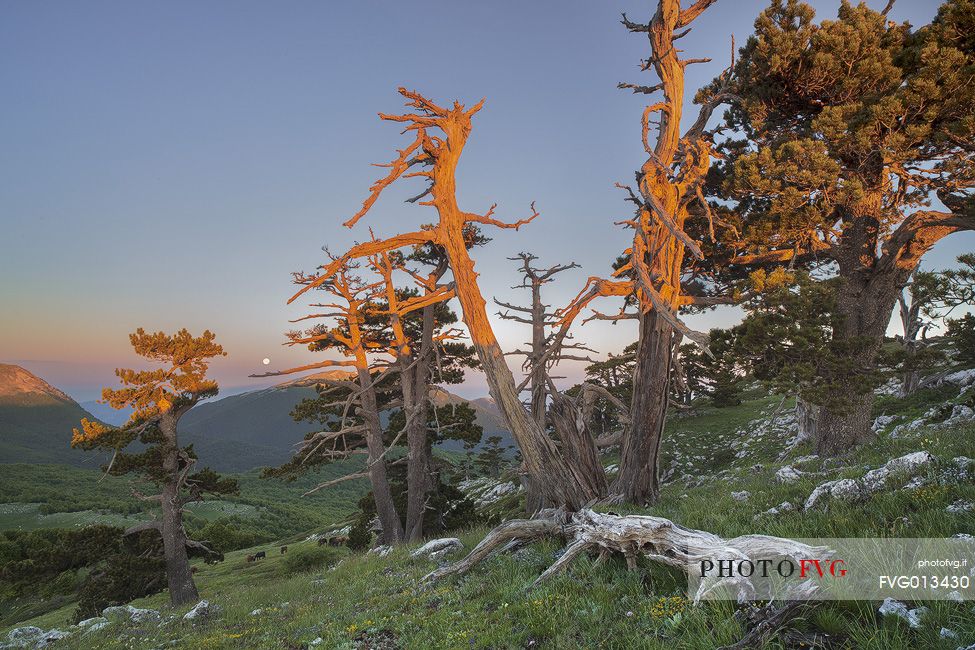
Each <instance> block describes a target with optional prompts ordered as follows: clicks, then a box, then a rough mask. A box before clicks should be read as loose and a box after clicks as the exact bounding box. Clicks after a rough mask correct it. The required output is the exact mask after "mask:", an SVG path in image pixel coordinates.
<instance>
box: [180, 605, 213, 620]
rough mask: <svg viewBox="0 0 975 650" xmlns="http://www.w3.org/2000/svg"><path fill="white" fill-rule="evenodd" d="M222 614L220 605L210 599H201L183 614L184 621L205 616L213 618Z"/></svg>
mask: <svg viewBox="0 0 975 650" xmlns="http://www.w3.org/2000/svg"><path fill="white" fill-rule="evenodd" d="M219 614H220V606H219V605H215V604H213V603H211V602H210V601H209V600H201V601H200V602H198V603H197V604H196V605H194V606H193V609H191V610H190V611H188V612H186V613H185V614H183V620H184V621H196V620H201V619H205V618H213V617H214V616H218V615H219Z"/></svg>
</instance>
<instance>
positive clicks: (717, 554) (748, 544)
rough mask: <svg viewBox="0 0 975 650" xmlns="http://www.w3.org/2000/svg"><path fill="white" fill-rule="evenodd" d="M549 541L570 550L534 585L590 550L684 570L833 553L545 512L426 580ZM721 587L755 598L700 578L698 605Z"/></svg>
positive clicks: (743, 583)
mask: <svg viewBox="0 0 975 650" xmlns="http://www.w3.org/2000/svg"><path fill="white" fill-rule="evenodd" d="M546 537H562V538H563V539H565V541H566V542H567V546H566V547H565V551H564V552H563V553H562V555H561V556H559V559H558V560H556V561H555V563H554V564H552V565H551V566H550V567H548V568H547V569H546V570H545V571H543V572H542V574H541V575H539V576H538V578H537V579H536V580H535V582H534V583H533V584H532V587H535V586H537V585H539V584H540V583H542V582H545V581H546V580H548V579H549V578H551V577H553V576H555V575H557V574H559V573H561V572H562V571H564V570H566V569H567V568H568V567H569V565H570V564H572V562H573V561H574V560H575V559H576V558H578V557H579V556H580V555H581V554H583V553H586V552H589V551H598V552H599V554H600V557H602V558H606V557H608V556H609V555H611V554H619V555H622V556H623V557H625V558H626V563H627V566H629V567H630V568H631V569H633V568H635V567H636V560H637V558H638V557H640V556H644V557H646V558H648V559H650V560H651V561H653V562H659V563H661V564H665V565H668V566H674V567H678V568H680V569H682V570H684V571H691V570H695V569H698V570H699V568H700V563H701V561H704V560H713V559H714V558H729V559H730V558H739V559H741V560H752V561H756V560H762V559H772V558H776V559H782V558H792V559H793V560H794V561H795V562H796V563H798V562H799V560H800V559H802V558H809V557H824V556H825V555H826V554H828V553H829V549H827V548H825V547H821V546H819V547H815V546H809V545H807V544H803V543H800V542H796V541H793V540H790V539H784V538H781V537H771V536H768V535H742V536H741V537H735V538H733V539H722V538H721V537H718V536H717V535H715V534H713V533H709V532H706V531H703V530H694V529H692V528H684V527H683V526H680V525H678V524H675V523H674V522H672V521H670V520H669V519H664V518H662V517H648V516H640V515H628V516H620V515H614V514H604V513H598V512H594V511H592V510H589V509H583V510H580V511H578V512H575V513H566V512H565V511H559V510H546V511H543V512H541V513H539V515H538V516H537V517H535V518H533V519H514V520H511V521H507V522H505V523H503V524H501V525H500V526H498V527H497V528H495V529H494V530H493V531H491V532H490V533H488V535H487V537H485V538H484V539H483V540H481V543H480V544H478V545H477V546H476V547H474V550H472V551H471V552H470V554H468V555H467V557H465V558H463V559H462V560H459V561H458V562H455V563H454V564H451V565H447V566H444V567H441V568H439V569H436V570H434V571H432V572H430V573H428V574H427V575H426V576H425V577H424V578H423V582H424V583H425V584H432V583H435V582H437V581H438V580H442V579H443V578H446V577H448V576H453V575H463V574H465V573H467V572H469V571H470V570H471V569H473V568H474V567H475V566H477V565H478V564H480V563H481V562H483V561H484V560H486V559H488V558H490V557H491V556H493V555H495V554H497V553H500V552H503V551H504V550H505V549H508V548H512V547H514V546H516V545H520V544H524V543H527V542H532V541H537V540H539V539H544V538H546ZM796 588H797V589H800V590H802V591H803V593H804V595H805V596H806V597H808V596H809V595H810V593H811V591H812V590H814V589H815V586H814V585H812V584H811V583H800V584H799V585H797V587H796ZM718 589H730V590H732V591H731V593H733V594H735V596H736V597H737V598H738V599H739V600H740V601H744V600H750V599H753V598H755V597H756V595H757V594H756V590H755V587H754V585H753V584H752V582H751V581H750V580H749V579H748V578H747V577H744V576H741V575H735V576H720V575H715V576H707V577H705V578H703V579H702V580H701V583H700V586H699V588H698V591H697V592H696V594H695V595H694V602H695V603H697V602H699V601H700V600H701V599H702V598H705V597H707V596H708V595H709V594H711V593H713V592H714V591H715V590H718Z"/></svg>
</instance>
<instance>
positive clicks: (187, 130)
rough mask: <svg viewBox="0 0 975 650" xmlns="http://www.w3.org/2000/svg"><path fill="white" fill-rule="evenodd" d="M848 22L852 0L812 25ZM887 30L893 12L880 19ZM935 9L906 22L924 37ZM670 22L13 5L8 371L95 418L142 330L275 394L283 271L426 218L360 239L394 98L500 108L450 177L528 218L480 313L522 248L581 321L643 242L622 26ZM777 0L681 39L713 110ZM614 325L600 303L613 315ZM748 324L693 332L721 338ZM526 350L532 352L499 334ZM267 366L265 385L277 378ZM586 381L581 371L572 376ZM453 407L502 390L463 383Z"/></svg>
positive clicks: (424, 214)
mask: <svg viewBox="0 0 975 650" xmlns="http://www.w3.org/2000/svg"><path fill="white" fill-rule="evenodd" d="M812 4H813V5H814V6H815V7H816V8H817V15H818V16H819V17H833V16H835V11H836V7H838V5H839V0H835V1H833V0H821V1H817V2H813V3H812ZM870 4H872V5H875V6H876V8H880V7H881V6H882V5H883V4H885V2H884V1H882V0H871V3H870ZM937 4H938V3H937V2H934V1H932V0H911V1H909V2H908V1H904V0H902V1H901V2H898V3H897V4H896V5H895V6H894V9H893V11H892V12H891V17H892V18H893V19H895V20H898V21H900V20H909V21H911V22H912V23H913V24H915V25H920V24H923V23H925V22H928V21H929V20H930V18H931V17H932V16H933V15H934V13H935V11H936V9H937ZM653 5H654V3H652V2H649V1H648V0H643V1H642V2H637V1H633V0H630V1H627V2H625V3H620V2H592V1H588V2H587V1H582V0H575V1H566V0H559V1H558V2H555V1H533V2H523V1H522V2H517V1H514V0H500V1H495V2H480V3H474V2H457V1H449V0H442V1H430V0H420V1H417V2H409V3H405V2H397V3H393V2H377V1H355V2H353V1H349V2H338V1H335V2H298V1H295V2H289V3H271V2H248V1H245V0H235V1H233V2H230V1H216V0H214V1H210V2H205V3H199V2H188V1H184V2H180V1H176V2H166V3H149V2H138V1H137V2H131V1H129V0H125V1H122V0H118V1H112V2H108V1H99V0H94V1H91V2H85V3H76V2H67V1H63V0H62V1H58V2H27V1H21V2H5V3H2V5H0V87H2V88H3V89H4V101H3V102H0V362H7V363H18V364H21V365H23V366H25V367H27V368H28V369H30V370H32V371H34V372H35V373H37V374H39V375H40V376H41V377H43V378H44V379H46V380H47V381H49V382H50V383H52V384H54V385H56V386H58V387H59V388H61V389H63V390H65V391H66V392H68V393H69V394H71V395H72V396H73V397H75V398H76V399H79V400H89V399H93V398H95V397H96V396H97V395H98V393H99V390H100V387H101V386H103V385H109V384H112V383H113V382H114V375H113V369H114V368H115V367H117V366H133V365H137V364H139V359H138V358H137V357H135V356H134V354H133V353H132V352H131V349H130V348H129V343H128V336H127V335H128V333H129V332H131V331H133V330H135V329H136V328H137V327H144V328H146V329H149V330H166V331H174V330H176V329H178V328H180V327H186V328H189V329H190V330H191V331H193V332H200V331H202V330H203V329H205V328H209V329H210V330H212V331H214V332H215V333H216V334H217V340H218V342H221V343H222V344H223V345H224V346H225V348H226V350H227V351H228V353H229V355H228V357H227V358H225V359H221V360H218V361H217V362H215V363H214V365H213V375H214V376H215V377H216V378H217V379H218V380H219V381H220V383H221V385H222V387H223V389H224V392H225V393H227V392H237V391H240V390H244V389H247V388H250V387H257V386H263V385H267V380H253V379H248V378H247V375H248V374H250V373H254V372H262V371H264V370H265V369H271V370H280V369H284V368H287V367H289V366H293V365H299V364H304V363H310V362H314V361H316V360H319V359H320V358H319V357H317V356H316V355H313V354H312V353H310V352H308V351H306V350H304V349H297V348H288V347H284V346H282V341H283V340H284V337H283V332H284V331H286V330H287V329H289V328H290V325H289V323H288V320H289V319H293V318H297V317H299V316H301V315H302V314H303V313H305V312H304V311H303V308H302V306H301V305H300V304H296V305H293V306H288V305H286V304H285V303H286V300H287V298H288V297H290V296H291V294H292V292H293V291H292V290H293V286H292V285H291V284H290V277H291V276H290V274H291V272H292V271H296V270H305V271H311V270H313V269H314V268H315V267H316V266H317V265H318V264H321V263H322V261H323V259H324V258H323V253H322V250H321V249H322V247H323V246H328V247H329V248H331V249H332V250H334V251H342V250H344V249H345V248H347V247H348V246H349V245H350V244H351V243H353V242H354V241H356V240H361V239H363V238H366V237H368V227H373V228H374V229H375V230H376V232H377V234H379V235H383V234H392V233H395V232H400V231H405V230H411V229H414V228H416V226H417V225H419V224H422V223H427V222H430V221H432V220H433V219H434V216H433V215H432V214H431V212H429V209H428V208H421V207H416V206H412V205H409V204H404V203H403V202H402V199H404V198H406V197H408V196H411V195H413V194H415V193H417V192H418V191H419V190H421V189H422V187H423V186H422V184H419V181H417V184H415V185H409V184H405V185H402V186H401V187H398V188H393V189H391V190H389V191H388V192H387V195H385V196H384V197H383V198H382V199H381V200H380V202H379V203H378V204H377V205H376V207H375V208H374V209H373V210H372V212H371V213H370V215H369V216H367V217H366V218H365V219H363V220H362V222H360V226H359V227H357V228H356V229H354V230H347V229H345V228H343V227H341V225H340V223H341V221H343V220H345V219H346V218H348V216H350V215H351V214H353V213H354V212H356V210H357V209H358V207H359V205H360V204H361V201H362V199H363V198H364V197H365V195H366V193H367V188H368V187H369V185H370V184H371V183H372V182H373V180H375V179H376V178H377V176H378V175H379V174H380V173H381V170H378V169H377V168H375V167H371V166H370V165H371V163H377V162H386V161H388V160H390V159H391V158H392V157H393V156H394V155H395V153H394V150H395V149H396V148H398V147H403V146H404V145H406V144H407V143H408V140H407V138H406V136H401V135H399V130H398V129H397V128H396V127H395V126H394V125H390V124H387V123H382V122H380V120H379V119H378V118H377V116H376V113H377V112H380V111H384V112H397V111H398V109H400V108H401V106H402V102H401V98H400V97H399V96H398V95H397V94H396V88H397V87H398V86H406V87H409V88H415V89H417V90H419V91H421V92H423V93H424V94H426V95H428V96H429V97H431V98H434V99H436V100H438V101H440V102H441V103H443V102H448V101H451V100H453V99H457V100H460V101H461V102H463V103H467V104H473V103H475V102H476V101H478V100H480V99H481V98H482V97H486V98H487V101H486V104H485V107H484V109H483V110H482V111H481V112H480V113H479V114H478V115H477V117H476V118H475V124H474V132H473V134H472V136H471V138H470V140H469V144H468V146H467V148H466V150H465V154H464V158H463V160H462V161H461V168H460V170H459V173H458V185H459V191H458V197H459V201H460V204H461V206H462V207H464V208H465V209H467V210H470V211H476V212H483V211H485V210H486V209H487V208H488V207H489V206H490V205H491V204H492V203H495V202H496V203H498V209H497V216H498V217H500V218H508V217H510V218H512V219H514V218H519V217H522V216H525V215H526V214H528V210H529V205H530V203H531V202H532V201H536V205H537V207H538V209H539V211H540V212H541V216H540V217H539V218H538V219H537V220H536V221H535V222H534V223H532V224H531V225H529V226H527V227H525V228H523V229H522V230H521V231H520V232H517V233H515V232H507V231H506V232H498V231H495V232H492V233H488V234H490V235H491V236H492V237H493V238H494V239H493V241H492V242H491V244H489V245H488V246H486V247H484V248H482V249H481V250H478V251H477V253H476V256H477V270H478V271H479V272H480V274H481V275H480V280H481V286H482V289H483V291H484V293H485V294H486V295H487V296H501V297H503V299H509V300H511V301H516V299H517V295H516V293H515V292H513V291H512V290H511V288H510V287H511V285H514V284H517V283H518V282H519V278H518V275H517V273H516V271H515V269H514V263H513V262H510V261H508V260H507V259H506V258H507V257H509V256H511V255H514V254H515V253H517V252H519V251H522V250H528V251H531V252H534V253H535V254H537V255H538V256H539V257H540V260H539V263H540V264H544V265H546V266H548V265H551V264H556V263H565V262H570V261H574V262H577V263H579V264H580V265H581V266H582V268H581V269H579V270H575V271H571V272H567V273H564V274H562V275H560V276H559V282H558V283H557V284H556V285H549V286H550V287H551V290H550V292H549V293H548V294H547V298H548V300H547V301H548V302H550V303H551V304H553V305H560V304H565V303H566V302H567V301H568V300H569V299H571V297H572V296H573V295H574V294H575V293H576V292H577V291H578V290H579V288H580V287H581V286H582V284H583V283H584V282H585V279H586V277H587V276H589V275H600V274H605V273H606V271H607V269H608V267H609V263H610V262H611V261H612V260H613V259H614V258H615V256H616V255H617V254H618V253H619V251H621V250H622V249H623V248H624V247H625V246H626V242H627V234H626V232H625V231H623V230H621V229H620V228H618V227H616V226H614V225H613V222H614V221H617V220H619V219H620V218H622V217H624V216H626V215H627V213H628V208H627V207H626V205H627V204H625V203H624V201H623V200H622V197H621V195H620V192H619V190H616V189H614V187H613V184H614V183H615V182H617V181H628V180H630V179H631V178H632V174H633V170H634V169H636V168H638V167H639V165H640V164H641V163H642V147H641V145H640V140H639V132H640V126H639V125H640V113H641V111H642V108H643V106H644V104H645V102H644V99H643V98H641V97H640V96H634V95H631V94H629V93H626V92H623V91H619V90H617V89H616V83H617V82H619V81H631V82H637V81H640V82H644V83H653V81H652V77H651V73H640V72H639V70H638V68H637V66H638V62H639V60H640V58H641V57H646V56H647V54H648V46H647V43H646V40H645V39H644V38H641V37H639V36H637V35H632V34H628V33H627V32H626V31H625V30H624V29H623V27H622V26H621V25H620V24H619V20H618V19H619V14H620V12H621V11H627V13H628V14H629V16H630V18H631V19H633V20H641V21H646V20H647V19H648V17H649V15H650V14H651V13H652V10H653ZM765 6H767V2H764V1H753V0H720V1H719V2H718V3H717V4H715V5H714V6H713V7H711V8H710V9H708V10H707V11H706V12H705V13H704V14H703V15H702V16H701V17H700V18H699V19H698V20H697V21H696V22H695V24H694V30H693V31H692V33H691V34H690V35H689V36H688V37H686V38H685V39H683V40H682V41H681V42H682V44H683V46H684V48H685V56H690V57H705V56H710V57H713V59H714V61H713V62H712V63H710V64H705V65H695V66H690V67H689V68H688V75H687V88H688V89H689V95H690V94H692V93H691V92H690V89H693V88H696V87H698V86H700V85H702V84H704V83H706V82H708V81H709V80H710V79H711V78H713V77H714V76H715V75H717V74H718V73H719V72H720V71H721V70H722V69H723V68H724V67H726V66H727V64H728V61H729V57H730V49H731V45H730V43H731V41H730V39H731V34H734V35H735V36H736V37H737V39H738V43H739V44H741V43H743V42H744V40H745V39H746V38H747V36H748V34H750V33H751V27H752V23H753V22H754V19H755V17H756V16H757V15H758V13H759V12H760V11H761V10H762V9H763V8H764V7H765ZM972 249H975V235H972V234H971V233H966V234H960V235H954V236H952V237H950V238H948V239H947V240H944V241H943V242H942V243H940V244H939V245H938V246H937V247H936V248H935V250H934V251H932V252H931V253H930V254H929V256H928V258H927V261H926V263H925V266H926V267H927V268H941V267H944V266H946V265H950V264H951V262H952V260H953V258H954V257H955V256H957V255H958V254H959V253H961V252H964V251H966V250H972ZM612 309H613V307H611V306H608V305H607V306H606V310H612ZM737 317H738V312H737V311H736V310H734V309H725V310H722V311H718V312H711V313H709V314H706V315H703V316H698V317H691V318H689V319H688V320H689V323H690V324H691V325H692V326H693V327H695V328H697V329H707V328H709V327H713V326H727V325H729V324H731V323H733V322H734V321H735V320H736V318H737ZM495 325H496V328H497V333H498V335H499V338H500V339H501V342H502V345H503V346H504V347H505V348H507V349H512V348H514V347H515V346H516V345H518V344H520V343H521V342H522V341H524V340H525V338H526V336H527V332H526V331H525V330H524V329H523V326H520V325H517V324H515V323H510V322H503V321H495ZM579 336H580V338H585V339H586V340H587V341H589V342H591V344H592V345H593V347H595V348H597V349H598V350H600V352H602V353H606V352H615V351H619V350H620V349H621V348H622V347H623V346H624V345H625V344H626V343H628V342H629V341H632V340H633V338H634V333H633V331H632V329H628V327H627V325H619V326H613V325H611V324H608V323H593V324H590V325H587V326H586V328H585V329H584V330H582V331H581V332H579ZM265 357H267V358H269V359H270V360H271V363H270V365H269V366H267V367H266V368H265V366H263V365H262V363H261V361H262V359H263V358H265ZM565 374H567V375H568V376H569V377H570V379H571V378H578V377H581V368H579V367H575V368H567V369H566V373H565ZM457 392H459V393H461V394H463V395H465V396H469V397H475V396H480V395H484V394H486V392H487V390H486V387H485V384H484V381H483V378H481V377H478V376H471V377H470V378H469V380H468V382H467V383H466V384H465V386H463V387H461V388H460V389H459V390H458V391H457Z"/></svg>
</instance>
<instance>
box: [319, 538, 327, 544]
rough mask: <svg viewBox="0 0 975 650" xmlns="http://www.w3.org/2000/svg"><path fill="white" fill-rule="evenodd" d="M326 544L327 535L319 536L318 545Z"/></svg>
mask: <svg viewBox="0 0 975 650" xmlns="http://www.w3.org/2000/svg"><path fill="white" fill-rule="evenodd" d="M326 544H328V538H327V537H319V538H318V545H319V546H325V545H326Z"/></svg>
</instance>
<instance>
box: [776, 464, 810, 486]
mask: <svg viewBox="0 0 975 650" xmlns="http://www.w3.org/2000/svg"><path fill="white" fill-rule="evenodd" d="M802 475H803V472H800V471H799V470H797V469H796V468H795V467H793V466H792V465H786V466H785V467H782V468H780V469H779V471H777V472H776V473H775V480H776V481H778V482H779V483H794V482H796V481H798V480H799V479H800V478H802Z"/></svg>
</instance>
